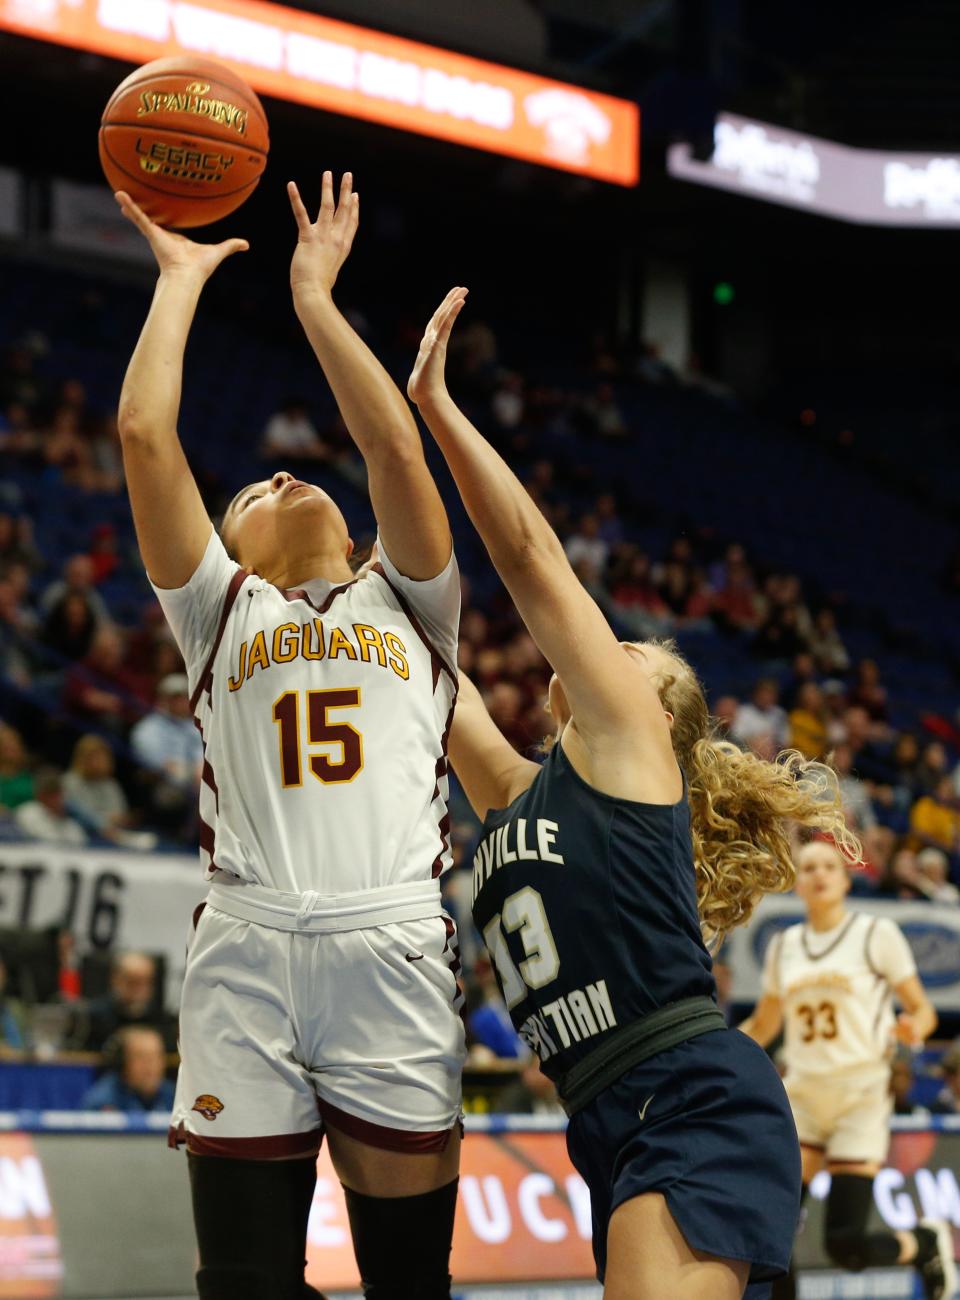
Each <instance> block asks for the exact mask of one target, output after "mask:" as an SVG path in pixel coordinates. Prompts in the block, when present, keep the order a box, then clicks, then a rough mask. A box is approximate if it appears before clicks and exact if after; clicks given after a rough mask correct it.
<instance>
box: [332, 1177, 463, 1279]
mask: <svg viewBox="0 0 960 1300" xmlns="http://www.w3.org/2000/svg"><path fill="white" fill-rule="evenodd" d="M458 1181H459V1180H458V1179H454V1180H453V1182H451V1183H448V1184H447V1186H446V1187H439V1188H437V1189H436V1191H433V1192H427V1193H425V1194H424V1195H422V1196H400V1197H389V1198H386V1197H380V1196H364V1195H362V1194H361V1193H360V1192H355V1191H352V1190H351V1189H350V1188H349V1187H347V1188H345V1189H344V1192H345V1195H346V1201H347V1213H348V1215H349V1217H350V1232H351V1234H352V1236H353V1249H354V1253H355V1254H356V1257H357V1265H358V1267H359V1269H360V1276H361V1278H362V1280H363V1294H364V1296H365V1297H366V1300H450V1280H451V1279H450V1272H449V1261H450V1245H451V1242H452V1240H453V1216H454V1213H455V1210H456V1204H457V1184H458Z"/></svg>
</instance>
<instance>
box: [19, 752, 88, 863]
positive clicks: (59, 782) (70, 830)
mask: <svg viewBox="0 0 960 1300" xmlns="http://www.w3.org/2000/svg"><path fill="white" fill-rule="evenodd" d="M33 791H34V796H33V798H32V799H30V800H28V801H27V802H26V803H22V804H21V805H20V807H19V808H18V809H17V810H16V812H15V813H14V814H13V819H14V821H15V822H16V824H17V827H18V828H19V829H20V830H21V831H22V832H23V834H24V835H26V836H27V837H28V838H29V839H31V840H43V841H44V842H45V843H47V844H65V845H72V846H73V847H75V848H76V847H79V846H80V845H83V844H86V843H87V832H86V831H85V830H84V829H83V827H82V826H81V825H80V823H79V822H78V821H77V820H76V819H75V818H74V817H71V816H70V814H69V812H68V811H67V806H66V800H65V798H64V793H63V778H62V777H61V775H60V773H59V772H58V771H57V769H56V768H55V767H41V768H39V769H38V770H37V772H36V775H35V776H34V778H33Z"/></svg>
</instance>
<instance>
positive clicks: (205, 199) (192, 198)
mask: <svg viewBox="0 0 960 1300" xmlns="http://www.w3.org/2000/svg"><path fill="white" fill-rule="evenodd" d="M103 151H104V153H105V154H106V155H107V157H108V158H109V159H110V161H111V163H113V165H114V167H116V169H117V171H119V172H121V173H122V174H123V175H124V176H126V177H127V178H128V179H129V180H132V181H136V182H137V184H138V185H139V186H141V188H143V189H145V190H150V191H151V193H153V194H160V195H162V196H163V197H164V198H165V199H174V200H180V201H181V202H183V201H184V200H188V201H189V202H190V203H212V202H215V201H216V200H217V199H225V198H227V197H229V196H230V195H231V194H242V193H243V191H244V190H246V189H250V188H251V187H252V186H255V185H259V184H260V177H261V176H262V175H263V173H262V172H261V173H260V174H259V175H257V176H254V177H253V179H252V180H249V181H247V183H246V184H245V185H240V186H238V187H237V188H236V189H235V190H218V191H217V193H216V194H193V193H190V194H182V193H181V194H177V193H176V192H175V191H174V192H172V193H171V191H170V190H161V189H159V188H158V187H157V186H156V185H151V184H150V182H149V181H145V180H144V179H143V178H142V176H141V175H140V173H139V172H129V171H127V169H126V167H124V166H123V165H122V163H120V162H119V161H118V160H117V158H115V157H114V155H113V154H112V153H111V152H110V150H109V148H108V147H107V141H106V139H104V140H103ZM108 179H109V178H108ZM237 206H239V204H238V205H237ZM235 210H236V209H231V211H235ZM223 215H224V216H225V217H228V216H229V215H230V213H229V212H225V213H224V214H223ZM211 220H213V218H211Z"/></svg>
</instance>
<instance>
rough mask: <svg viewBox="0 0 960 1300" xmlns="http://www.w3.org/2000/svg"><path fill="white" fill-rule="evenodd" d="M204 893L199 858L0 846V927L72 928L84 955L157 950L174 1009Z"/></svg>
mask: <svg viewBox="0 0 960 1300" xmlns="http://www.w3.org/2000/svg"><path fill="white" fill-rule="evenodd" d="M208 888H209V885H208V884H207V882H206V881H205V880H204V878H203V871H202V869H201V866H200V859H199V856H198V855H190V856H187V855H186V854H184V855H180V854H177V855H168V854H160V853H122V852H115V851H111V850H106V851H97V850H95V849H60V848H52V847H48V846H47V845H45V844H5V845H2V846H0V927H3V928H15V929H22V930H41V929H44V928H46V927H47V926H54V925H55V926H58V927H59V928H60V929H63V930H71V931H72V932H73V934H74V935H75V936H76V940H77V948H78V951H79V952H80V953H81V954H84V953H88V952H91V951H94V950H97V949H100V950H103V949H107V948H135V949H139V950H142V951H144V952H153V953H161V954H162V955H163V956H164V957H165V958H166V963H167V990H166V991H167V1003H168V1005H169V1006H170V1008H171V1009H173V1008H174V1007H175V1006H176V1005H177V1001H178V1000H179V993H180V985H181V983H182V980H183V968H184V961H185V956H186V943H187V935H188V933H189V927H190V922H191V918H192V916H193V910H194V908H195V907H196V906H197V904H198V903H200V902H202V901H203V899H204V898H205V897H206V894H207V890H208Z"/></svg>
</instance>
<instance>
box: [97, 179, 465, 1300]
mask: <svg viewBox="0 0 960 1300" xmlns="http://www.w3.org/2000/svg"><path fill="white" fill-rule="evenodd" d="M119 199H120V202H121V206H122V207H123V210H124V212H125V213H126V214H127V216H128V217H130V219H131V220H133V221H134V222H135V223H136V225H137V226H138V228H139V229H140V230H141V231H142V232H143V234H144V236H145V237H146V238H147V240H148V241H149V243H150V246H151V248H152V249H153V252H154V254H155V256H156V259H157V262H158V264H159V267H160V275H159V279H158V282H157V288H156V292H155V294H154V299H153V303H152V305H151V308H150V313H149V316H148V318H147V321H146V324H145V325H144V328H143V332H142V334H141V337H140V341H139V343H138V344H137V347H136V350H135V352H134V354H133V358H132V360H131V362H130V366H129V368H128V371H127V376H126V380H125V382H124V387H123V393H122V396H121V401H120V413H119V423H120V432H121V438H122V441H123V454H124V463H125V466H126V476H127V485H128V488H129V492H130V500H131V505H132V507H133V515H134V521H135V524H136V529H137V536H138V539H139V542H140V549H141V553H142V556H143V560H144V564H145V566H146V569H147V572H148V574H149V576H150V578H151V580H152V582H153V584H154V588H155V590H156V592H157V597H158V599H159V600H160V603H161V605H162V606H163V609H164V612H165V614H166V616H167V619H168V621H169V623H170V626H171V628H172V630H173V632H174V635H175V636H176V638H177V641H178V643H179V645H180V648H181V650H182V652H183V655H184V659H185V661H186V665H187V673H188V677H189V681H190V689H191V692H192V704H193V709H194V715H195V719H196V722H197V726H198V727H199V729H200V733H201V736H202V739H203V744H204V763H203V778H202V782H201V787H200V819H201V834H200V856H201V861H202V863H203V865H204V867H205V869H206V873H207V877H208V879H209V880H210V882H211V885H210V892H209V894H208V897H207V902H206V905H205V907H204V909H203V911H202V914H201V915H200V916H199V919H198V920H197V923H196V929H195V933H194V935H193V938H192V941H191V946H190V951H189V956H188V959H187V969H186V975H185V979H184V986H183V996H182V1005H181V1015H180V1047H181V1067H180V1073H179V1077H178V1080H177V1096H176V1102H175V1105H174V1112H173V1126H172V1131H171V1141H172V1142H173V1143H174V1144H185V1145H186V1147H187V1151H188V1157H189V1168H190V1178H191V1184H192V1190H193V1203H194V1218H195V1222H196V1227H197V1235H198V1239H199V1247H200V1271H199V1273H198V1286H199V1290H200V1295H201V1297H203V1300H294V1297H297V1298H298V1300H299V1297H301V1296H302V1295H304V1294H305V1291H304V1255H305V1244H306V1231H307V1220H308V1216H309V1212H310V1205H311V1201H312V1198H313V1189H314V1185H315V1182H316V1157H317V1151H318V1149H319V1146H320V1142H321V1140H322V1137H323V1135H324V1133H326V1135H327V1138H328V1142H329V1147H330V1154H331V1158H332V1160H333V1164H334V1167H335V1168H336V1170H337V1173H338V1175H339V1177H340V1180H341V1182H342V1183H343V1184H344V1187H345V1190H346V1202H347V1210H348V1213H349V1216H350V1227H351V1231H352V1234H353V1241H354V1249H355V1252H356V1256H357V1261H358V1265H359V1269H360V1273H361V1276H362V1279H363V1284H364V1291H365V1294H366V1295H367V1296H368V1297H369V1298H370V1300H410V1298H411V1297H413V1296H416V1297H419V1298H420V1300H449V1295H450V1276H449V1254H450V1243H451V1238H452V1233H453V1218H454V1209H455V1206H456V1197H457V1167H458V1156H459V1144H460V1125H459V1120H460V1077H461V1070H462V1065H463V1059H464V1033H463V1026H462V1024H461V1021H460V1017H459V1015H458V1013H457V1012H458V1006H457V1003H458V998H459V992H458V987H457V981H456V975H455V970H454V966H455V964H456V950H455V937H454V927H453V923H452V922H451V921H450V920H449V918H448V917H447V916H446V915H445V913H444V911H443V907H442V904H441V901H440V882H439V876H440V875H441V873H442V872H443V871H444V870H445V869H446V867H448V866H449V865H450V861H451V853H450V843H449V836H448V827H449V818H448V816H447V804H446V796H447V757H446V737H447V734H448V732H449V728H450V720H451V718H452V713H453V704H454V700H455V698H456V691H457V680H456V667H455V662H456V646H457V627H458V623H459V613H460V580H459V575H458V572H457V564H456V560H455V558H454V556H453V553H452V545H451V539H450V530H449V527H448V525H447V519H446V514H445V512H444V509H443V505H442V502H441V500H440V497H439V495H438V493H437V490H436V487H435V485H434V483H433V480H432V478H431V475H430V473H429V470H428V469H427V466H426V463H425V461H424V458H423V448H422V446H421V442H420V437H419V434H418V432H417V428H416V424H415V422H414V419H413V415H412V413H411V411H410V408H409V406H408V405H407V403H406V401H405V400H404V399H403V397H402V396H401V394H400V393H399V392H398V391H397V389H396V387H395V386H394V384H393V382H392V381H391V379H390V378H389V376H388V375H387V374H386V372H385V371H384V370H383V369H382V367H381V366H380V365H379V363H378V362H377V361H376V359H375V358H374V357H373V356H372V354H371V353H370V352H369V351H368V349H367V348H366V346H365V345H364V344H363V343H362V341H361V340H360V339H359V338H358V337H357V335H356V334H355V332H354V331H353V330H352V329H351V327H350V325H349V324H348V322H347V321H346V320H345V319H344V317H343V316H342V315H341V313H340V312H339V311H338V310H337V308H336V306H335V304H334V300H333V296H332V290H333V285H334V282H335V280H336V278H337V273H338V271H339V269H340V267H341V266H342V264H343V262H344V261H345V259H346V257H347V255H348V253H349V252H350V247H351V244H352V242H353V237H354V234H355V232H356V229H357V223H358V205H357V198H356V195H354V194H353V193H352V190H351V183H350V176H349V174H348V175H347V176H345V177H344V179H343V183H342V186H341V189H340V197H339V202H338V203H335V202H334V193H333V178H332V175H331V174H330V173H329V172H327V173H325V174H324V177H323V197H322V202H321V207H320V212H319V215H318V218H317V220H316V221H311V220H310V218H309V217H308V216H307V213H306V211H305V210H304V207H303V204H302V202H301V201H300V196H299V194H298V193H297V191H296V187H294V186H291V187H290V199H291V204H292V207H293V212H294V216H295V217H296V221H297V226H298V230H299V239H298V243H297V247H296V252H295V253H294V257H293V263H292V267H291V283H292V287H293V297H294V304H295V307H296V310H297V314H298V316H299V318H300V320H301V323H302V324H303V326H304V329H305V332H306V334H307V336H308V338H309V340H310V342H311V344H312V345H313V348H314V350H315V352H316V354H317V356H318V358H319V360H320V363H321V365H322V367H323V370H324V372H325V374H326V376H327V378H328V380H329V382H330V386H331V388H332V390H333V393H334V396H335V397H336V399H337V402H338V405H339V407H340V410H341V412H342V414H343V417H344V421H345V423H346V425H347V428H348V429H349V431H350V433H351V435H352V437H353V438H354V440H355V442H356V443H357V446H358V448H359V449H360V451H361V453H362V454H363V456H364V459H365V462H366V466H367V471H368V478H369V486H370V497H371V503H372V505H373V508H374V513H375V514H376V517H377V522H378V526H379V560H378V563H377V564H376V565H374V566H371V567H370V568H369V569H368V571H367V572H366V573H365V575H364V576H363V577H362V578H361V579H359V580H357V579H355V577H354V575H353V573H352V572H351V569H350V566H349V564H348V557H349V555H350V551H351V549H352V543H351V541H350V539H349V535H348V530H347V525H346V522H345V520H344V518H343V516H342V515H341V513H340V511H339V509H338V508H337V506H336V504H335V502H334V501H332V500H331V498H330V497H329V496H328V495H327V494H326V493H325V492H323V491H322V490H321V489H320V488H319V487H317V486H315V485H313V484H309V483H302V482H300V481H299V480H297V479H295V478H294V477H293V476H292V475H291V474H289V473H287V472H286V471H284V470H282V469H281V470H278V471H277V473H275V474H273V475H271V476H270V477H269V478H267V479H265V480H263V481H261V482H257V483H252V484H250V485H249V486H248V487H247V488H244V489H243V491H242V492H240V493H239V494H238V496H237V497H236V499H235V500H234V502H233V503H232V505H231V506H230V508H229V510H228V511H227V513H226V516H225V518H224V522H223V535H222V538H221V537H220V536H218V535H217V533H216V532H215V530H214V528H213V526H212V524H211V521H210V519H209V518H208V516H207V512H206V510H205V509H204V506H203V503H202V501H201V499H200V494H199V492H198V491H197V487H196V484H195V482H194V480H193V477H192V475H191V473H190V470H189V467H188V465H187V461H186V459H185V457H184V454H183V451H182V449H181V446H180V442H179V439H178V437H177V433H176V427H177V418H178V407H179V401H180V387H181V379H182V366H183V355H184V348H185V345H186V340H187V335H188V332H189V328H190V324H191V321H192V318H193V314H194V310H195V308H196V305H197V301H198V299H199V297H200V293H201V291H202V289H203V285H204V283H205V281H206V279H207V278H208V277H209V275H210V274H211V273H212V272H213V271H214V270H215V269H216V267H217V265H218V264H219V263H220V262H221V261H222V260H223V258H224V257H226V256H227V255H229V254H230V253H233V252H236V251H239V250H240V249H241V248H242V247H243V245H242V242H241V241H239V240H231V241H228V242H226V243H224V244H219V245H202V244H196V243H193V242H192V241H190V240H188V239H185V238H183V237H182V236H179V235H174V234H172V233H171V232H169V231H165V230H161V229H160V228H159V227H157V226H155V225H154V224H153V223H152V222H150V221H149V220H148V219H147V217H146V216H145V215H144V214H143V212H141V211H140V209H139V208H137V207H136V205H135V204H133V203H132V202H131V201H130V199H129V198H128V197H127V196H125V195H120V196H119ZM224 382H228V379H226V378H225V380H224ZM310 1294H313V1293H312V1292H311V1293H310Z"/></svg>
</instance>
